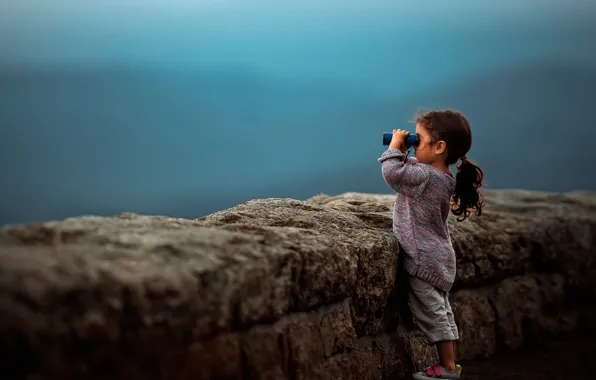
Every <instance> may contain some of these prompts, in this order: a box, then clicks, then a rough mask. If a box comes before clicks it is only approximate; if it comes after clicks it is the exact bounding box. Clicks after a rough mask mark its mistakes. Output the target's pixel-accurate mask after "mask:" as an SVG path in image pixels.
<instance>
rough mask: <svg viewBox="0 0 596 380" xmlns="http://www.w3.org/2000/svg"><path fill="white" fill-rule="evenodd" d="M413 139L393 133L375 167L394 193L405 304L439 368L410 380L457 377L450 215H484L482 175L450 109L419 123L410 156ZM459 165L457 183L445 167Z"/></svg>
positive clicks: (466, 132) (462, 121) (465, 128)
mask: <svg viewBox="0 0 596 380" xmlns="http://www.w3.org/2000/svg"><path fill="white" fill-rule="evenodd" d="M409 134H410V133H409V132H406V131H402V130H401V129H398V130H393V139H392V140H391V143H390V145H389V148H388V149H387V151H385V152H384V153H383V155H382V156H381V158H379V162H381V163H382V171H383V177H384V178H385V181H386V182H387V184H388V185H389V186H390V187H391V188H392V189H393V190H395V191H396V192H397V193H398V195H397V199H396V201H395V210H394V213H393V232H394V234H395V236H396V237H397V240H398V241H399V243H400V245H401V247H402V248H403V250H404V252H405V256H404V268H405V270H406V272H407V274H408V277H409V279H408V303H409V305H410V309H411V311H412V316H413V319H414V321H415V322H416V324H417V325H418V327H419V328H420V330H422V332H423V333H424V334H425V335H426V337H427V339H428V343H429V345H434V344H436V346H437V350H438V353H439V359H440V362H439V363H437V364H435V365H434V366H432V367H429V368H427V369H426V370H425V371H424V372H418V373H415V374H413V375H412V378H413V379H416V380H420V379H428V378H444V379H459V378H460V373H461V367H460V366H459V365H456V364H455V341H457V340H458V339H459V334H458V330H457V326H456V324H455V320H454V318H453V312H452V310H451V305H450V304H449V291H450V290H451V286H452V285H453V282H454V280H455V251H454V250H453V246H452V244H451V237H450V235H449V228H448V225H447V216H448V214H449V210H451V211H452V212H453V213H454V214H455V215H457V216H459V218H458V219H457V220H458V221H463V220H464V219H465V218H466V217H468V216H469V215H470V214H471V211H472V209H476V215H478V216H480V215H481V213H482V207H483V202H482V200H481V197H480V193H479V187H480V186H481V185H482V179H483V177H484V174H483V172H482V169H480V168H479V167H478V166H476V165H474V164H473V163H471V162H470V161H468V159H467V157H466V153H468V151H469V150H470V147H471V146H472V133H471V130H470V124H469V123H468V120H467V119H466V118H465V117H464V116H463V115H462V114H461V113H459V112H456V111H452V110H445V111H431V112H429V113H426V114H423V115H421V116H419V117H418V118H417V120H416V135H417V136H418V137H419V138H420V140H419V144H418V145H417V146H416V147H415V156H416V158H415V159H414V158H409V157H407V152H406V149H405V146H404V141H405V139H406V137H408V135H409ZM458 161H460V163H459V164H458V165H457V174H456V175H455V178H453V175H452V174H451V171H450V169H449V166H450V165H453V164H455V163H457V162H458Z"/></svg>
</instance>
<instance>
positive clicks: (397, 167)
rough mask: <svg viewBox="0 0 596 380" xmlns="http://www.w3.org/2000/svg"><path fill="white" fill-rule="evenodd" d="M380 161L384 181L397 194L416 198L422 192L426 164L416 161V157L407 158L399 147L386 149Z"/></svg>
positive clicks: (424, 182) (426, 176) (428, 175)
mask: <svg viewBox="0 0 596 380" xmlns="http://www.w3.org/2000/svg"><path fill="white" fill-rule="evenodd" d="M379 162H381V163H382V171H383V178H384V179H385V182H387V184H388V185H389V186H390V187H391V188H392V189H393V190H395V191H396V192H398V193H399V194H403V195H405V196H407V197H412V198H416V197H418V196H420V194H422V192H423V191H424V188H425V187H426V184H427V183H428V180H429V178H430V171H429V168H427V167H426V165H422V164H418V163H416V159H414V158H408V159H407V161H406V154H405V153H403V152H402V151H401V150H399V149H391V148H390V149H387V150H386V151H385V152H384V153H383V154H382V155H381V158H379Z"/></svg>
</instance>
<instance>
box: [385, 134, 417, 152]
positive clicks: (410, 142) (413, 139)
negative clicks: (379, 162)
mask: <svg viewBox="0 0 596 380" xmlns="http://www.w3.org/2000/svg"><path fill="white" fill-rule="evenodd" d="M392 138H393V132H385V133H383V145H389V144H391V139H392ZM404 144H406V148H407V149H410V148H411V147H413V146H417V145H418V144H420V137H418V136H416V135H412V134H410V135H409V136H408V137H407V138H406V141H404Z"/></svg>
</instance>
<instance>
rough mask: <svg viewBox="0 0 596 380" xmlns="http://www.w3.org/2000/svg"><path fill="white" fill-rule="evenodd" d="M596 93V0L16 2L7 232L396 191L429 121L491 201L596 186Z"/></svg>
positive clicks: (4, 194) (4, 42)
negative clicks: (395, 148) (451, 127)
mask: <svg viewBox="0 0 596 380" xmlns="http://www.w3.org/2000/svg"><path fill="white" fill-rule="evenodd" d="M96 3H97V4H96ZM595 89H596V2H594V1H593V0H526V1H513V0H484V1H477V0H459V1H445V0H427V1H405V0H300V1H299V0H219V1H217V0H212V1H207V0H196V1H191V0H176V1H166V0H163V1H158V0H145V1H141V0H137V1H130V0H120V1H117V0H104V1H102V2H82V1H74V0H53V1H51V2H49V1H41V0H38V1H34V0H19V1H17V0H8V1H4V2H2V3H0V128H1V132H0V170H1V176H0V180H1V181H2V182H1V186H0V224H5V223H22V222H34V221H43V220H52V219H61V218H64V217H67V216H74V215H79V214H100V215H110V214H115V213H120V212H125V211H130V212H138V213H145V214H164V215H171V216H181V217H188V218H192V217H200V216H203V215H205V214H208V213H211V212H214V211H217V210H220V209H223V208H227V207H231V206H234V205H236V204H238V203H240V202H243V201H246V200H249V199H252V198H263V197H292V198H298V199H305V198H307V197H310V196H313V195H315V194H317V193H320V192H324V193H328V194H336V193H341V192H346V191H360V192H383V193H389V192H391V190H390V189H389V188H388V187H387V185H386V184H385V183H384V181H383V179H382V177H381V169H380V164H379V163H378V162H377V158H378V157H379V156H380V154H381V153H382V152H383V150H384V149H385V147H383V146H382V145H381V134H382V132H384V131H390V130H391V129H393V128H396V127H398V128H413V125H412V124H408V121H409V120H411V119H412V117H413V115H414V113H415V111H416V110H417V109H418V108H420V107H424V108H445V107H453V108H456V109H458V110H460V111H462V112H464V113H465V114H466V115H467V116H468V118H469V119H470V121H471V123H472V128H473V136H474V142H473V149H472V151H471V153H470V154H468V157H470V158H472V159H475V160H476V161H477V162H478V163H479V164H480V165H481V166H482V167H483V168H484V169H485V171H486V182H487V187H488V188H493V189H498V188H525V189H532V190H548V191H567V190H574V189H587V190H595V189H596V175H594V172H595V171H594V169H593V161H594V159H595V158H596V153H595V151H596V149H594V146H593V144H594V141H596V127H595V125H594V119H595V117H594V115H595V114H596V113H595V111H596V90H595Z"/></svg>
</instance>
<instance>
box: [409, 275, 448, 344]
mask: <svg viewBox="0 0 596 380" xmlns="http://www.w3.org/2000/svg"><path fill="white" fill-rule="evenodd" d="M408 285H409V286H408V303H409V305H410V310H411V311H412V317H413V319H414V322H415V323H416V325H417V326H418V328H419V329H420V330H422V332H423V333H424V335H426V338H427V339H428V344H429V345H433V344H435V343H437V342H440V341H445V340H458V339H459V334H458V331H457V326H456V324H455V319H453V311H452V310H451V305H450V304H449V292H445V291H442V290H439V289H437V288H435V287H434V286H433V285H431V284H429V283H428V282H426V281H423V280H421V279H419V278H418V277H415V276H412V275H409V281H408Z"/></svg>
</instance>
